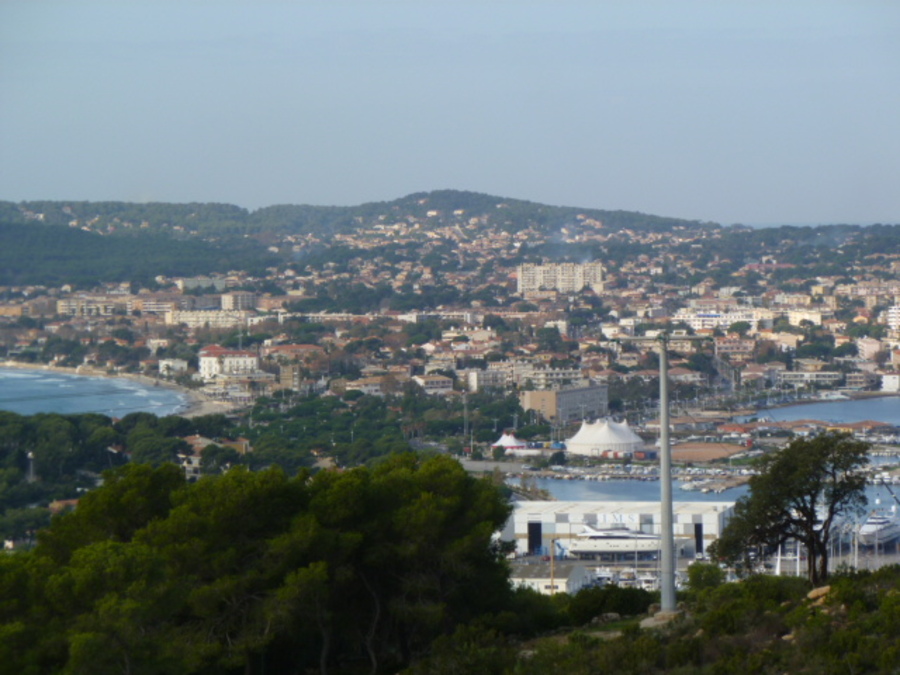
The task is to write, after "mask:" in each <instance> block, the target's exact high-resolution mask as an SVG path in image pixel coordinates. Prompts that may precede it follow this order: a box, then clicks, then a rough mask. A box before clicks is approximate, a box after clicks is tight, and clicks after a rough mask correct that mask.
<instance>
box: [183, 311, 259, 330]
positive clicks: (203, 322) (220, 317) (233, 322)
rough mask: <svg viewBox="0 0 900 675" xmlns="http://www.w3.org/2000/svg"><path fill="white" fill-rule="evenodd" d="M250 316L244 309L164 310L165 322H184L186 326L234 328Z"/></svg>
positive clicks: (245, 321) (243, 323) (242, 324)
mask: <svg viewBox="0 0 900 675" xmlns="http://www.w3.org/2000/svg"><path fill="white" fill-rule="evenodd" d="M249 316H250V313H249V312H246V311H226V310H217V309H208V310H202V309H201V310H195V311H190V312H182V311H174V312H166V324H167V325H170V326H172V325H177V324H184V325H185V326H187V327H188V328H234V327H236V326H244V325H246V324H247V319H248V317H249Z"/></svg>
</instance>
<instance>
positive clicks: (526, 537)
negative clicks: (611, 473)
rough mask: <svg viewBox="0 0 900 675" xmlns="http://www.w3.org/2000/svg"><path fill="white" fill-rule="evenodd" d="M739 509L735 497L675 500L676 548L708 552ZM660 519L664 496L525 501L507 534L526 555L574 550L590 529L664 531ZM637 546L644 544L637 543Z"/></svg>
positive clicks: (519, 504)
mask: <svg viewBox="0 0 900 675" xmlns="http://www.w3.org/2000/svg"><path fill="white" fill-rule="evenodd" d="M733 513H734V502H679V501H676V502H674V506H673V513H672V517H673V527H674V530H675V532H674V534H675V551H676V554H677V555H678V556H687V557H691V558H693V557H694V556H695V555H696V554H697V553H703V552H705V551H706V548H707V547H708V546H709V545H710V544H711V543H712V542H714V541H715V540H716V539H718V538H719V535H720V534H721V532H722V530H723V529H724V528H725V525H726V524H727V523H728V521H729V519H730V518H731V516H732V514H733ZM660 520H661V513H660V505H659V502H612V501H579V502H561V501H560V502H557V501H520V502H516V503H515V510H514V511H513V514H512V516H511V517H510V519H509V521H508V522H507V524H506V527H505V528H504V530H503V532H502V533H501V539H502V540H504V541H514V542H515V544H516V554H517V555H520V556H524V555H529V554H535V553H537V554H549V553H550V551H551V550H552V549H554V548H555V553H556V554H557V555H558V554H560V553H561V552H564V551H565V552H568V551H569V549H570V547H571V545H572V543H573V542H574V541H575V540H576V539H579V538H582V537H583V536H584V533H585V531H586V530H589V529H594V530H601V531H605V530H611V529H612V530H616V531H617V532H622V531H623V530H626V531H631V532H634V533H637V534H638V535H639V534H645V535H646V534H655V535H659V534H660ZM585 526H587V527H585ZM554 542H555V544H554ZM576 548H577V546H576ZM642 549H643V547H642ZM634 550H635V551H637V550H638V544H637V543H635V546H634ZM643 550H645V549H643Z"/></svg>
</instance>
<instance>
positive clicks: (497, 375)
mask: <svg viewBox="0 0 900 675" xmlns="http://www.w3.org/2000/svg"><path fill="white" fill-rule="evenodd" d="M506 382H507V376H506V373H505V372H503V371H502V370H470V371H468V372H467V373H466V383H467V385H468V389H469V391H471V392H476V391H483V390H484V389H502V388H503V387H505V386H506Z"/></svg>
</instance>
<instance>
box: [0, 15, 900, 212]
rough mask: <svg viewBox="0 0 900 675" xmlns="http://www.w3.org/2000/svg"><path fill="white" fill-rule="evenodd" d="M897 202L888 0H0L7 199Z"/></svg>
mask: <svg viewBox="0 0 900 675" xmlns="http://www.w3.org/2000/svg"><path fill="white" fill-rule="evenodd" d="M441 188H453V189H464V190H474V191H477V192H486V193H490V194H495V195H498V196H503V197H515V198H520V199H528V200H532V201H539V202H545V203H549V204H559V205H567V206H582V207H596V208H604V209H627V210H636V211H643V212H646V213H655V214H660V215H668V216H679V217H685V218H693V219H699V220H712V221H717V222H721V223H726V224H729V223H736V222H743V223H783V222H790V223H835V222H853V223H870V222H893V223H897V222H900V2H896V0H885V1H883V2H868V1H866V0H852V1H851V0H848V1H845V2H835V1H830V0H790V1H789V0H782V1H779V2H765V1H755V2H746V1H744V0H715V1H712V2H698V1H695V0H665V1H640V0H627V1H622V2H605V1H603V0H590V1H585V2H569V1H566V0H538V1H529V0H517V1H514V2H513V1H507V0H485V1H483V2H466V1H458V0H454V1H450V0H444V1H440V2H438V1H432V0H381V1H379V0H366V1H359V2H350V1H345V0H323V1H320V2H313V1H308V0H305V1H295V2H277V1H272V0H268V1H266V0H258V1H256V2H247V1H233V0H215V1H209V2H201V1H194V0H179V1H178V2H169V1H166V0H152V1H151V0H130V1H125V0H121V1H118V2H113V1H109V2H96V1H93V0H79V1H77V2H74V1H69V2H45V1H40V0H25V1H19V0H2V2H0V199H9V200H14V201H19V200H28V199H71V200H127V201H171V202H187V201H216V202H228V203H233V204H240V205H242V206H246V207H249V208H257V207H260V206H266V205H271V204H284V203H293V204H319V205H325V204H335V205H346V204H359V203H362V202H368V201H384V200H390V199H394V198H397V197H401V196H404V195H406V194H409V193H411V192H417V191H422V190H432V189H441Z"/></svg>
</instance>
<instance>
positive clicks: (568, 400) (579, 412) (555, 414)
mask: <svg viewBox="0 0 900 675" xmlns="http://www.w3.org/2000/svg"><path fill="white" fill-rule="evenodd" d="M519 402H520V404H521V405H522V408H523V409H525V410H526V411H527V410H534V411H536V412H538V413H540V415H541V416H542V417H543V418H544V419H546V420H551V421H553V422H556V423H558V424H567V423H569V422H575V421H577V420H585V419H597V418H600V417H605V416H606V415H607V414H608V413H609V390H608V387H607V385H606V384H580V385H576V386H572V387H566V388H562V389H553V390H547V391H523V392H521V393H520V394H519Z"/></svg>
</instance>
